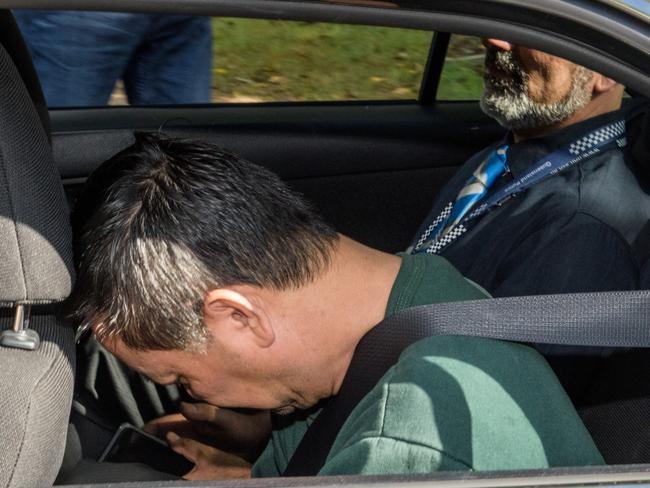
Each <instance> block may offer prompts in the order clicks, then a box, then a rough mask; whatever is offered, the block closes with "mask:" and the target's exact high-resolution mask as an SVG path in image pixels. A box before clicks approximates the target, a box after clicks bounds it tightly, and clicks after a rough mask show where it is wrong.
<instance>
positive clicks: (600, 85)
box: [593, 73, 618, 95]
mask: <svg viewBox="0 0 650 488" xmlns="http://www.w3.org/2000/svg"><path fill="white" fill-rule="evenodd" d="M593 83H594V86H593V93H594V95H600V94H601V93H605V92H607V91H609V90H611V89H612V88H614V87H615V86H617V85H618V82H617V81H615V80H612V79H611V78H607V77H606V76H603V75H601V74H600V73H594V82H593Z"/></svg>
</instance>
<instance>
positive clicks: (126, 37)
mask: <svg viewBox="0 0 650 488" xmlns="http://www.w3.org/2000/svg"><path fill="white" fill-rule="evenodd" d="M14 14H15V16H16V17H17V21H18V24H19V26H20V28H21V30H22V32H23V36H24V37H25V39H26V41H27V44H28V46H29V48H30V52H31V54H32V58H33V59H34V63H35V66H36V69H37V72H38V74H39V77H40V78H41V83H42V85H43V88H44V92H45V97H46V100H47V101H48V104H49V105H50V106H51V107H57V106H97V105H105V104H107V103H109V104H117V105H119V104H128V103H131V104H132V105H169V104H191V103H210V102H218V103H246V102H267V101H334V100H399V99H416V98H417V96H418V92H419V87H420V83H421V80H422V74H423V71H424V67H425V65H426V61H427V56H428V51H429V47H430V44H431V40H432V33H431V32H425V31H414V30H407V29H396V28H384V27H370V26H358V25H339V24H329V23H313V22H295V21H275V20H260V19H239V18H207V17H188V16H179V15H146V14H135V13H111V12H73V11H65V12H63V11H60V12H57V11H34V10H32V11H29V10H22V11H18V10H17V11H14Z"/></svg>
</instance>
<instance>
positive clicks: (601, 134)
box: [569, 120, 625, 155]
mask: <svg viewBox="0 0 650 488" xmlns="http://www.w3.org/2000/svg"><path fill="white" fill-rule="evenodd" d="M624 133H625V122H624V121H622V120H621V121H619V122H615V123H614V124H610V125H607V126H605V127H601V128H600V129H598V130H596V131H594V132H592V133H590V134H587V135H586V136H585V137H583V138H582V139H579V140H577V141H576V142H573V143H571V145H570V146H569V152H570V153H571V154H573V155H578V154H581V153H583V152H585V151H586V150H588V149H591V148H592V147H593V146H595V145H597V144H600V143H601V142H603V141H607V140H609V139H614V138H615V137H620V136H622V135H623V134H624Z"/></svg>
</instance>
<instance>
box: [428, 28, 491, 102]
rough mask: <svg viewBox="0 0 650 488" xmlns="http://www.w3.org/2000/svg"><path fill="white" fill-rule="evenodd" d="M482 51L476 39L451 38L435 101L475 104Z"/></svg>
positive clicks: (464, 37) (477, 97) (478, 95)
mask: <svg viewBox="0 0 650 488" xmlns="http://www.w3.org/2000/svg"><path fill="white" fill-rule="evenodd" d="M484 56H485V48H484V47H483V45H482V44H481V41H480V39H479V38H478V37H470V36H459V35H452V36H451V39H450V41H449V47H448V49H447V57H446V58H445V64H444V66H443V69H442V74H441V76H440V84H439V85H438V96H437V98H438V100H478V99H479V98H481V92H482V91H483V58H484Z"/></svg>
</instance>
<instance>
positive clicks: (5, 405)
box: [0, 10, 74, 488]
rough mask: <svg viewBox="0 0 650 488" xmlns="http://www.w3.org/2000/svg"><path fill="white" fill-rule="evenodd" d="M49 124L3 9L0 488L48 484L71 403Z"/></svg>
mask: <svg viewBox="0 0 650 488" xmlns="http://www.w3.org/2000/svg"><path fill="white" fill-rule="evenodd" d="M28 87H29V88H28ZM37 106H38V108H37ZM48 125H49V124H48V118H47V111H46V109H45V104H44V102H43V95H42V93H41V91H40V86H39V84H38V79H37V77H36V74H35V71H34V68H33V66H32V64H31V61H30V58H29V54H28V51H27V48H26V46H25V44H24V43H23V41H22V39H21V37H20V33H19V31H18V28H17V26H16V24H15V22H14V21H13V17H12V16H11V13H10V12H9V11H7V10H0V332H1V335H0V439H1V445H2V449H1V450H0V488H5V487H21V488H23V487H32V486H38V487H42V486H51V485H52V484H53V482H54V479H55V477H56V475H57V472H58V470H59V467H60V465H61V461H62V457H63V452H64V448H65V442H66V431H67V426H68V417H69V415H70V404H71V401H72V392H73V377H74V332H73V331H72V329H71V328H69V327H66V326H64V325H63V322H62V320H61V319H60V317H59V313H60V311H59V308H60V305H59V304H60V302H61V301H62V300H64V299H65V298H66V297H67V296H68V294H69V293H70V290H71V287H72V282H73V276H74V274H73V267H72V239H71V232H70V225H69V221H68V212H67V206H66V201H65V196H64V192H63V187H62V184H61V181H60V177H59V174H58V172H57V169H56V168H55V166H54V162H53V159H52V152H51V148H50V144H49V141H48V135H47V128H48Z"/></svg>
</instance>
